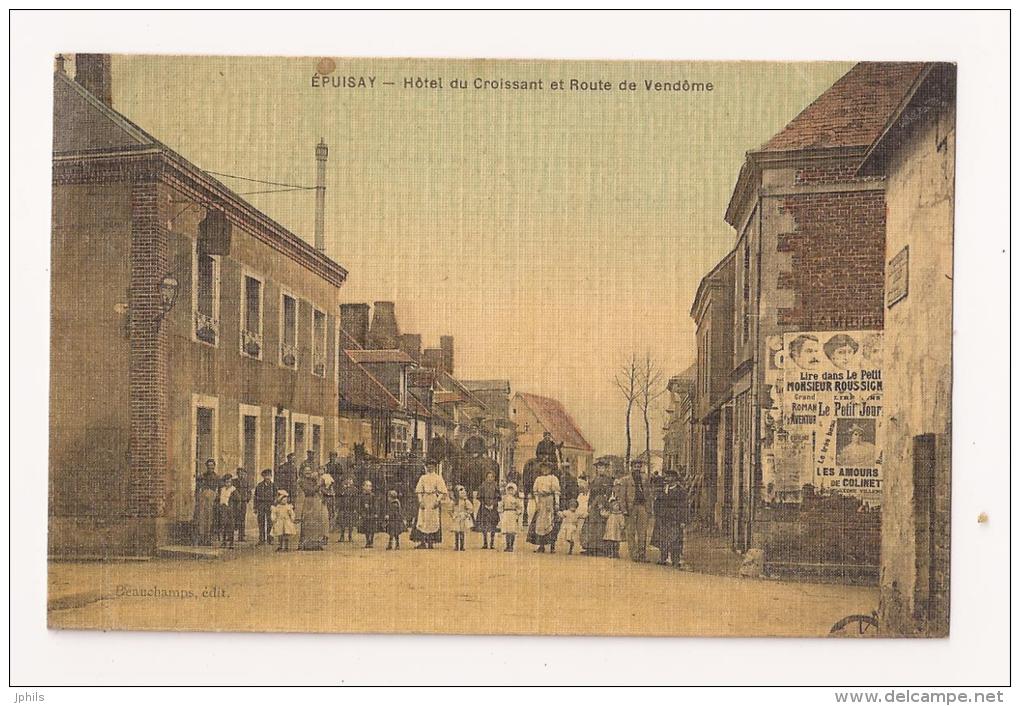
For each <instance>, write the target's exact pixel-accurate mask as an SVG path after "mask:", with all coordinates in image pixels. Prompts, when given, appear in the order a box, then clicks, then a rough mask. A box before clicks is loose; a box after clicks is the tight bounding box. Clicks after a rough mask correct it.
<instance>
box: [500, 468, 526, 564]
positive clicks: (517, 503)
mask: <svg viewBox="0 0 1020 706" xmlns="http://www.w3.org/2000/svg"><path fill="white" fill-rule="evenodd" d="M523 510H524V503H523V502H522V501H521V498H520V497H519V496H518V495H517V484H516V483H507V484H506V490H504V491H503V499H502V501H501V502H500V504H499V530H500V531H501V532H502V533H503V536H504V537H505V538H506V549H504V550H503V551H505V552H512V551H513V550H514V542H515V541H516V539H517V533H518V532H520V531H521V512H522V511H523Z"/></svg>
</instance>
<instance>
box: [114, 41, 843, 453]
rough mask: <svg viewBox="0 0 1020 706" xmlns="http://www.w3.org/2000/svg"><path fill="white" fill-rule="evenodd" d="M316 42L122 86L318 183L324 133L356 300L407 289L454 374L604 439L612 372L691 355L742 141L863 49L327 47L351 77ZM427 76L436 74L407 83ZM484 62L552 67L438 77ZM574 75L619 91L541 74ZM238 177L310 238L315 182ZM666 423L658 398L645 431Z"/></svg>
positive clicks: (175, 129)
mask: <svg viewBox="0 0 1020 706" xmlns="http://www.w3.org/2000/svg"><path fill="white" fill-rule="evenodd" d="M318 61H319V59H318V58H315V59H309V58H305V59H298V58H286V59H281V58H251V57H244V58H238V57H232V58H223V57H127V56H117V57H114V63H113V80H114V92H113V96H114V105H115V107H116V108H117V109H118V110H120V111H121V112H123V113H124V114H126V115H127V116H128V117H130V118H131V119H132V120H134V121H135V122H137V123H138V124H140V125H141V126H142V127H143V128H145V129H146V130H148V131H150V132H152V133H153V134H154V135H155V136H156V137H158V138H159V139H161V140H162V141H164V142H166V143H167V144H168V145H169V146H170V147H172V148H173V149H175V150H177V151H178V152H180V153H181V154H183V155H184V156H185V157H187V158H188V159H190V160H192V161H193V162H195V163H196V164H197V165H199V166H200V167H202V168H203V169H208V170H214V171H218V172H228V173H231V174H240V175H244V176H250V177H255V178H262V179H268V180H271V181H279V182H285V183H294V184H313V183H314V179H315V161H314V147H315V144H316V142H317V141H318V139H319V138H320V137H324V138H325V139H326V142H327V144H328V145H329V148H330V158H329V169H328V176H327V180H328V192H327V214H326V221H327V226H326V238H327V252H328V253H329V254H330V255H331V256H332V257H334V258H335V259H336V260H337V261H339V262H340V263H341V264H343V265H344V266H345V267H346V268H347V269H348V270H349V271H350V277H349V279H348V282H347V284H345V285H344V288H343V299H344V301H369V302H371V301H375V300H394V301H396V303H397V315H398V319H399V322H400V326H401V330H402V331H404V332H421V333H422V334H423V336H424V337H425V342H426V344H427V345H437V343H438V336H439V335H440V334H444V333H450V334H452V335H454V336H455V339H456V349H457V350H456V367H457V371H456V372H457V375H458V376H459V377H462V378H475V377H477V378H508V379H510V381H511V383H512V384H513V386H514V387H515V388H516V389H520V390H524V391H528V392H534V393H538V394H547V395H550V396H554V397H557V398H559V399H560V400H562V401H563V402H564V404H566V405H567V407H568V409H569V410H570V411H571V412H572V414H573V415H574V417H575V419H576V420H577V421H578V423H579V424H580V426H581V427H582V429H583V430H584V432H585V433H586V435H587V436H588V437H589V440H590V441H591V442H592V443H593V444H594V445H595V446H596V448H597V452H598V453H607V452H618V451H621V450H622V448H623V405H622V402H621V401H620V400H619V399H618V398H617V396H616V394H614V390H613V388H612V386H611V384H610V378H611V376H612V373H613V371H614V369H615V368H616V367H617V366H618V364H619V363H620V362H621V361H622V360H623V359H624V358H625V357H626V356H627V355H628V354H629V353H630V351H631V350H636V351H638V352H640V353H643V352H644V351H645V350H648V351H650V352H651V353H652V355H653V357H654V358H656V359H657V360H659V361H661V363H662V365H663V367H664V368H665V369H666V370H667V372H668V374H674V373H676V372H679V371H681V370H682V369H684V368H685V367H687V366H688V365H689V364H690V363H691V362H692V361H693V357H694V345H693V343H694V341H693V324H692V322H691V320H690V316H689V310H690V305H691V300H692V297H693V295H694V292H695V290H696V288H697V285H698V282H699V280H700V278H701V276H702V275H703V274H704V273H705V272H707V271H708V270H709V269H710V268H711V267H712V266H713V265H714V264H715V263H716V262H717V261H718V260H719V258H721V257H722V256H723V255H724V254H725V253H726V252H727V251H728V250H729V248H730V247H731V246H732V243H733V240H734V234H733V232H732V230H731V229H730V228H729V227H728V226H727V225H726V223H725V222H724V221H723V212H724V209H725V206H726V203H727V200H728V199H729V196H730V193H731V191H732V188H733V184H734V182H735V180H736V176H737V172H738V170H739V168H740V165H741V163H742V161H743V158H744V153H745V152H746V151H747V150H749V149H754V148H755V147H757V146H759V145H760V144H761V143H763V142H764V141H765V140H766V139H767V138H768V137H769V136H771V135H772V134H774V133H775V132H777V131H778V130H779V129H781V128H782V127H783V126H784V125H785V124H786V123H787V122H788V121H789V120H790V119H791V118H792V117H793V116H794V115H796V114H797V113H798V112H799V111H800V110H801V109H802V108H804V107H805V106H806V105H807V104H808V103H810V102H811V101H812V100H814V98H816V97H817V96H818V94H819V93H821V92H822V91H824V90H825V89H826V88H827V87H828V86H829V85H831V84H832V83H833V81H835V80H836V79H837V78H839V76H841V75H842V74H843V73H845V72H846V71H847V70H848V69H849V68H850V66H851V64H847V63H828V64H820V63H812V64H797V63H757V62H755V63H752V62H746V63H658V62H619V63H613V62H510V61H452V60H451V61H444V60H364V59H352V60H344V59H336V63H337V68H336V70H335V72H334V73H333V75H337V76H341V75H342V76H353V77H360V76H366V77H367V76H375V77H376V88H374V89H368V90H352V89H343V88H339V89H337V88H327V89H322V88H313V87H312V85H311V78H312V75H313V74H314V73H315V68H316V65H317V63H318ZM417 76H421V77H431V78H442V79H443V81H444V89H443V90H408V89H404V88H403V87H402V84H403V80H404V78H406V77H417ZM475 77H480V78H490V79H491V78H505V79H509V80H514V79H518V80H537V79H540V78H541V79H542V80H543V81H544V84H545V86H546V87H547V88H546V90H542V91H529V92H520V91H506V90H503V91H494V90H473V89H471V88H469V89H466V90H463V89H452V88H449V87H448V86H449V82H450V79H452V78H461V79H466V80H467V81H468V82H471V81H473V79H474V78H475ZM570 78H577V79H580V80H605V81H608V82H609V83H610V84H611V85H612V86H613V90H611V91H608V92H581V91H569V90H565V91H551V90H548V86H549V83H550V81H553V80H559V79H563V80H569V79H570ZM645 79H648V80H657V81H674V80H681V81H683V80H685V79H686V80H689V81H698V82H711V83H712V84H713V87H714V90H713V91H711V92H701V93H694V92H686V93H685V92H649V91H646V90H644V86H643V83H642V82H643V80H645ZM622 80H632V81H636V82H637V83H638V84H639V87H638V88H639V90H637V91H634V92H621V91H620V90H618V84H619V82H620V81H622ZM383 81H393V82H395V83H396V85H395V86H383V85H382V82H383ZM223 181H224V182H225V183H227V184H228V185H229V186H231V187H233V188H235V190H236V191H239V192H243V191H251V190H256V189H260V188H271V187H259V186H258V185H251V184H245V183H244V182H237V181H232V180H229V179H224V180H223ZM248 198H249V199H250V200H251V202H252V203H254V204H255V205H256V206H258V207H259V208H260V209H262V210H263V211H265V212H266V213H268V214H269V215H270V216H272V217H273V218H274V219H276V220H278V221H279V222H281V223H282V224H284V225H285V226H287V227H288V228H290V229H292V230H293V231H294V232H295V233H297V234H299V235H301V236H302V237H305V238H306V239H308V240H311V238H312V225H313V218H314V210H313V209H314V195H313V192H311V191H298V192H292V193H283V194H263V195H251V196H249V197H248ZM635 423H636V424H637V423H638V418H637V416H635ZM661 426H662V416H661V412H660V413H658V414H657V415H656V419H655V420H654V421H653V441H652V445H653V448H661V445H662V442H661ZM639 436H640V437H641V439H642V441H639V442H638V443H637V444H636V448H637V449H641V448H643V430H642V432H641V433H640V435H639Z"/></svg>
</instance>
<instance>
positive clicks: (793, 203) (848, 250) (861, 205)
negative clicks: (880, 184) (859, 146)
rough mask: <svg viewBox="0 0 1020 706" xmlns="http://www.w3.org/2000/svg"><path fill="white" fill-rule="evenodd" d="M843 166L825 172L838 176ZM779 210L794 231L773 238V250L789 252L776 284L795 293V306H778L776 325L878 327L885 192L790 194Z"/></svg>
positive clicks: (882, 285) (881, 310)
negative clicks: (793, 225) (787, 263)
mask: <svg viewBox="0 0 1020 706" xmlns="http://www.w3.org/2000/svg"><path fill="white" fill-rule="evenodd" d="M843 169H844V168H840V169H833V170H831V171H835V172H839V174H842V173H843V171H842V170H843ZM802 171H807V170H802ZM825 171H829V170H825ZM798 178H799V176H798ZM830 180H831V179H830ZM779 208H780V212H781V213H788V214H790V215H791V216H792V217H793V219H794V222H795V223H796V225H797V230H796V232H793V233H781V234H779V236H778V238H777V246H776V249H777V250H778V251H779V252H787V253H790V262H791V265H790V269H789V270H788V271H786V272H782V273H779V275H778V282H777V285H778V286H779V287H780V288H783V289H792V290H793V291H794V292H795V293H796V294H797V299H796V301H797V305H796V306H795V307H789V308H781V309H779V311H778V319H779V324H780V325H782V326H790V327H795V328H799V329H821V330H824V329H829V330H839V329H881V328H882V327H883V324H884V312H885V306H884V288H885V194H884V193H883V192H882V191H880V190H875V191H852V192H831V193H816V194H798V195H790V196H786V197H784V198H783V200H782V203H781V205H780V207H779Z"/></svg>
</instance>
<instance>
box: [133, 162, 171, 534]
mask: <svg viewBox="0 0 1020 706" xmlns="http://www.w3.org/2000/svg"><path fill="white" fill-rule="evenodd" d="M156 195H157V188H156V181H155V179H154V178H153V179H152V180H145V181H138V182H135V183H134V184H133V186H132V191H131V202H132V203H131V247H130V260H131V287H130V290H129V293H128V304H129V311H130V312H131V322H130V327H131V352H130V375H129V381H130V383H129V384H130V391H131V442H130V459H131V460H130V491H129V496H128V514H130V515H132V516H135V517H158V516H160V515H162V512H163V505H164V495H165V493H166V468H167V418H166V415H167V350H166V348H167V345H166V344H167V340H166V339H167V333H166V326H165V325H163V324H157V323H156V321H157V318H158V317H159V314H160V311H161V308H160V296H159V283H160V280H161V278H162V276H163V275H164V274H165V273H166V272H167V271H168V269H169V268H168V261H169V257H168V251H169V244H168V242H169V241H168V234H167V231H166V228H165V222H164V221H163V220H161V218H160V213H159V206H158V204H157V199H156Z"/></svg>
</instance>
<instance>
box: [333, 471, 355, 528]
mask: <svg viewBox="0 0 1020 706" xmlns="http://www.w3.org/2000/svg"><path fill="white" fill-rule="evenodd" d="M337 504H338V506H339V507H338V510H337V526H338V527H339V528H340V539H338V540H337V541H338V542H343V541H347V542H353V541H354V526H355V525H356V524H357V523H358V489H357V488H355V487H354V479H353V478H351V477H350V476H347V477H345V478H344V480H343V482H342V483H341V484H340V491H339V495H338V498H337ZM344 537H346V540H345V539H344Z"/></svg>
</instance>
